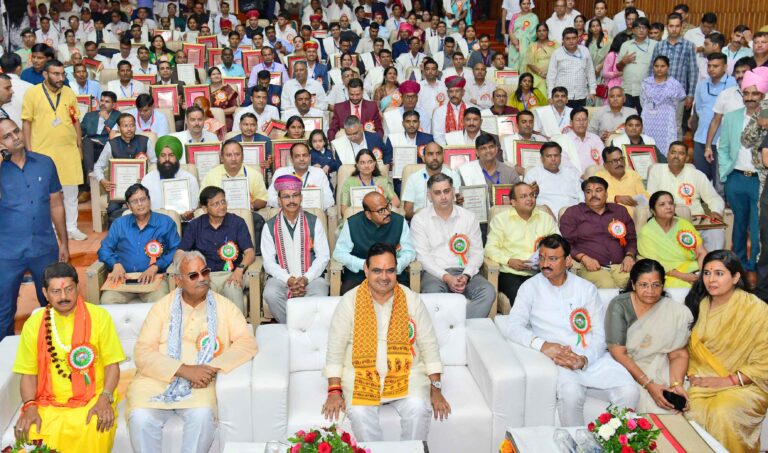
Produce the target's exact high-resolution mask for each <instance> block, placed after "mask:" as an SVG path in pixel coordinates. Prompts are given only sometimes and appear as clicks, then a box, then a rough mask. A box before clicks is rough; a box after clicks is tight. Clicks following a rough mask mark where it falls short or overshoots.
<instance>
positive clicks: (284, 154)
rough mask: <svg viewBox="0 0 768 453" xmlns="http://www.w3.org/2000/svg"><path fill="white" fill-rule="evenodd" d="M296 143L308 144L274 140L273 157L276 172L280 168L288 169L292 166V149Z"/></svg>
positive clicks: (302, 141)
mask: <svg viewBox="0 0 768 453" xmlns="http://www.w3.org/2000/svg"><path fill="white" fill-rule="evenodd" d="M295 143H306V141H305V140H273V141H272V155H273V156H274V157H275V159H274V167H275V168H274V170H277V169H278V168H280V167H288V166H290V165H291V147H292V146H293V145H294V144H295Z"/></svg>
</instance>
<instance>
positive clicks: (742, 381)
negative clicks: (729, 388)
mask: <svg viewBox="0 0 768 453" xmlns="http://www.w3.org/2000/svg"><path fill="white" fill-rule="evenodd" d="M736 376H738V377H739V384H741V386H742V387H744V380H743V379H741V371H737V372H736Z"/></svg>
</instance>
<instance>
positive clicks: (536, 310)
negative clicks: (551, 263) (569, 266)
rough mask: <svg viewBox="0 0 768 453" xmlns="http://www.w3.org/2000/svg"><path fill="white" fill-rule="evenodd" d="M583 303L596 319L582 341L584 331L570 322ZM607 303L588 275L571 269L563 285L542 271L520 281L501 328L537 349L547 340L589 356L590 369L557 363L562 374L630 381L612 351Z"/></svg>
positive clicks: (604, 382) (598, 383)
mask: <svg viewBox="0 0 768 453" xmlns="http://www.w3.org/2000/svg"><path fill="white" fill-rule="evenodd" d="M579 308H582V309H585V310H586V311H587V314H588V315H589V318H590V320H591V328H590V330H589V332H587V334H586V338H584V340H585V341H584V342H579V341H578V340H579V336H578V334H577V333H576V332H574V330H573V328H572V327H571V320H570V319H571V314H572V313H573V311H574V310H576V309H579ZM606 309H607V307H604V306H603V303H602V301H601V300H600V295H599V294H598V292H597V288H596V287H595V285H593V284H592V283H590V282H588V281H587V280H584V279H583V278H580V277H578V276H576V275H575V274H572V273H570V272H569V273H568V274H567V278H566V280H565V283H564V284H563V285H562V286H559V287H558V286H554V285H553V284H551V283H550V282H549V280H547V278H546V277H545V276H544V274H537V275H535V276H533V277H531V278H530V279H529V280H527V281H526V282H524V283H523V284H522V285H521V286H520V290H519V291H518V293H517V298H516V299H515V304H514V305H513V306H512V311H511V312H510V313H509V317H508V318H507V321H506V324H505V325H504V327H503V328H502V331H503V334H504V336H506V337H507V338H509V339H511V340H512V341H514V342H515V343H517V344H519V345H522V346H525V347H529V348H531V349H534V350H537V351H541V348H542V346H544V342H545V341H546V342H550V343H559V344H562V345H567V346H570V347H571V348H572V349H573V352H575V353H576V354H578V355H583V356H584V357H586V358H587V369H586V370H583V371H582V370H578V371H573V370H570V369H567V368H563V367H558V369H557V371H558V380H562V379H567V380H571V381H576V382H578V383H579V384H581V385H583V386H586V387H594V388H600V389H603V388H608V387H615V386H621V385H627V384H631V383H633V380H632V376H630V374H629V372H628V371H627V370H626V368H624V367H623V366H621V365H620V364H619V363H618V362H616V361H615V360H613V358H611V355H610V354H609V353H608V350H607V345H606V343H605V324H604V323H605V311H606ZM577 343H578V344H577ZM584 344H586V347H585V346H584Z"/></svg>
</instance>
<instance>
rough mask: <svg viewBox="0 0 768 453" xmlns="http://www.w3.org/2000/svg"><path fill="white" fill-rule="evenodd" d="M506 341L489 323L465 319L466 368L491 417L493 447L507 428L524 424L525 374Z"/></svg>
mask: <svg viewBox="0 0 768 453" xmlns="http://www.w3.org/2000/svg"><path fill="white" fill-rule="evenodd" d="M505 342H506V340H505V339H504V337H502V335H501V333H500V332H499V330H498V329H497V328H496V326H495V325H494V324H493V321H492V320H490V319H488V318H482V319H468V320H467V367H468V368H469V372H470V374H472V377H473V378H474V379H475V382H477V386H478V388H479V389H480V392H481V393H482V394H483V398H484V399H485V402H486V404H488V407H490V408H491V412H492V414H493V427H492V431H491V432H492V433H493V436H494V438H493V441H492V445H499V444H500V443H501V441H502V440H504V439H503V438H504V433H505V432H506V430H507V428H508V427H510V426H513V427H517V426H524V423H525V406H524V403H523V402H524V401H525V395H526V380H525V372H524V371H523V366H522V364H521V363H520V362H519V361H518V360H517V357H515V356H514V355H512V354H510V353H509V349H508V348H507V347H506V346H505Z"/></svg>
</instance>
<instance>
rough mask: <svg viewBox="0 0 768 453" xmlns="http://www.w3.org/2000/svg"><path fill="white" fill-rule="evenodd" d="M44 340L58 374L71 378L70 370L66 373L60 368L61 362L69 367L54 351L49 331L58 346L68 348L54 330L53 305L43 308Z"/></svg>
mask: <svg viewBox="0 0 768 453" xmlns="http://www.w3.org/2000/svg"><path fill="white" fill-rule="evenodd" d="M45 330H46V334H45V342H46V343H47V344H48V353H49V354H50V355H51V362H53V364H54V365H55V366H56V372H57V373H59V376H61V377H63V378H64V379H68V380H70V381H71V380H72V372H71V371H70V372H69V373H67V372H66V371H64V369H62V364H64V366H66V367H67V369H68V368H69V367H68V366H67V362H66V360H62V359H61V358H59V355H58V353H57V352H56V348H55V347H54V346H53V338H52V335H51V332H53V336H54V337H55V339H56V343H57V344H58V346H59V347H60V348H61V349H63V350H65V351H67V350H68V349H69V348H67V347H66V346H64V345H63V344H61V340H60V339H59V334H58V332H57V331H56V324H55V321H53V307H51V306H50V305H48V307H46V308H45Z"/></svg>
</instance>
